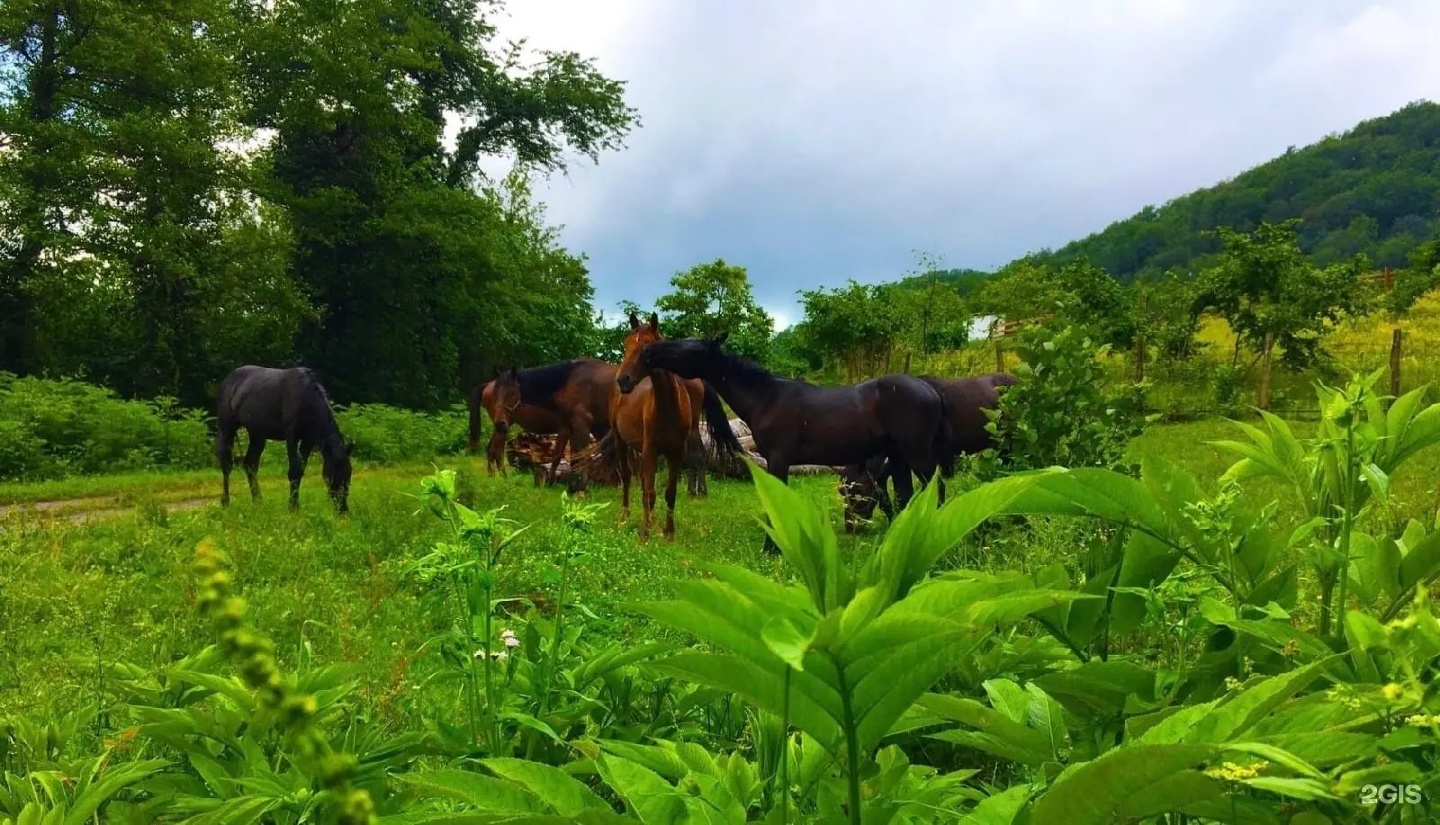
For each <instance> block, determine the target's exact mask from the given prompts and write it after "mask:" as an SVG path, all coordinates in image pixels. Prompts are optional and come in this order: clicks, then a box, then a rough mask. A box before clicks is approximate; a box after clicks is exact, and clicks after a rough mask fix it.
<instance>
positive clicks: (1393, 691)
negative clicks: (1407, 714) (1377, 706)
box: [1380, 682, 1405, 702]
mask: <svg viewBox="0 0 1440 825" xmlns="http://www.w3.org/2000/svg"><path fill="white" fill-rule="evenodd" d="M1380 692H1381V693H1382V694H1384V696H1385V698H1386V700H1388V701H1391V702H1393V701H1395V700H1396V699H1399V698H1400V697H1401V696H1402V695H1403V694H1404V693H1405V689H1404V688H1402V687H1400V686H1399V685H1397V684H1395V683H1394V682H1391V683H1390V684H1388V685H1386V686H1385V687H1383V688H1381V689H1380Z"/></svg>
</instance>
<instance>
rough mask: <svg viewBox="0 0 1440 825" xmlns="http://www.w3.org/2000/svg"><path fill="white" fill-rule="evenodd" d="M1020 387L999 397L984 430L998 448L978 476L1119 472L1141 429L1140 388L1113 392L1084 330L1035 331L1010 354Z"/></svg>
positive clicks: (984, 461) (1097, 351)
mask: <svg viewBox="0 0 1440 825" xmlns="http://www.w3.org/2000/svg"><path fill="white" fill-rule="evenodd" d="M1015 349H1016V351H1017V353H1018V354H1019V355H1020V358H1021V362H1022V363H1021V364H1020V366H1019V368H1018V369H1017V370H1016V373H1017V375H1018V377H1019V379H1020V383H1018V384H1016V385H1015V386H1013V387H1010V388H1008V389H1006V390H1005V391H1003V392H1002V393H1001V396H1000V405H999V409H998V410H997V411H996V413H995V418H994V420H992V421H991V422H990V424H989V429H990V431H991V433H993V434H994V435H995V438H996V442H997V448H996V449H995V450H992V451H989V452H987V453H986V454H985V456H983V457H982V458H981V459H980V461H979V463H978V469H977V474H978V475H979V476H980V477H981V478H993V477H994V476H996V475H999V474H1001V473H1002V472H1006V471H1011V472H1013V471H1019V470H1029V469H1036V468H1042V467H1053V466H1062V467H1108V468H1118V467H1119V466H1120V464H1121V460H1122V457H1123V456H1124V454H1125V447H1126V445H1127V444H1129V442H1130V439H1132V438H1134V437H1135V436H1136V435H1139V434H1140V430H1141V428H1142V427H1143V425H1144V418H1143V417H1142V415H1141V413H1140V410H1141V408H1142V400H1143V399H1142V396H1141V394H1140V386H1139V385H1131V386H1128V387H1123V388H1117V389H1112V388H1111V387H1109V386H1108V385H1107V381H1106V369H1105V365H1104V363H1103V362H1102V361H1101V358H1102V357H1103V354H1104V349H1105V348H1102V347H1097V346H1095V344H1094V343H1093V342H1092V341H1091V339H1090V338H1089V337H1088V336H1087V335H1086V334H1085V332H1084V331H1083V330H1081V329H1080V328H1078V327H1065V328H1063V329H1060V330H1059V331H1054V330H1050V329H1047V328H1044V327H1035V328H1032V329H1029V330H1026V331H1025V332H1024V333H1022V334H1021V335H1020V336H1019V338H1018V341H1017V343H1016V347H1015Z"/></svg>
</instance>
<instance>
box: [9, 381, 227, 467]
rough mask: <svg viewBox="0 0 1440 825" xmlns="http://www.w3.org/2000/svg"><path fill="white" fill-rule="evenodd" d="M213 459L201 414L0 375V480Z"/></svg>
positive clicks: (68, 384) (79, 386) (76, 385)
mask: <svg viewBox="0 0 1440 825" xmlns="http://www.w3.org/2000/svg"><path fill="white" fill-rule="evenodd" d="M213 462H214V447H213V444H212V441H211V438H210V432H209V429H208V427H207V426H206V424H205V418H204V416H203V415H202V414H200V413H198V412H195V411H193V410H182V409H178V408H176V407H175V406H173V402H171V401H166V400H165V399H161V400H160V401H156V402H149V403H146V402H141V401H123V400H121V399H119V398H117V397H115V394H114V393H112V392H110V391H108V390H104V389H101V388H99V387H94V386H91V385H89V384H83V383H80V382H78V381H46V380H41V379H38V378H16V377H15V376H13V375H10V374H8V373H0V479H14V480H26V481H35V480H39V479H48V478H61V477H64V476H69V475H82V474H95V473H112V472H123V471H129V470H150V469H158V468H161V467H166V468H173V469H188V468H194V467H203V466H207V465H209V464H211V463H213Z"/></svg>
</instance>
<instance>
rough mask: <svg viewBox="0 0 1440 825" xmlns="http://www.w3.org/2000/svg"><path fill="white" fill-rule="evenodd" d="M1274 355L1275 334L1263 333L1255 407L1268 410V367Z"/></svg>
mask: <svg viewBox="0 0 1440 825" xmlns="http://www.w3.org/2000/svg"><path fill="white" fill-rule="evenodd" d="M1274 353H1275V333H1273V332H1267V333H1265V351H1264V352H1263V353H1261V356H1260V393H1259V398H1257V399H1256V401H1257V402H1258V403H1256V405H1255V406H1257V407H1259V408H1260V409H1262V410H1268V409H1270V367H1271V366H1272V356H1273V355H1274Z"/></svg>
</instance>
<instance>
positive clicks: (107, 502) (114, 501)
mask: <svg viewBox="0 0 1440 825" xmlns="http://www.w3.org/2000/svg"><path fill="white" fill-rule="evenodd" d="M213 500H214V499H213V498H181V499H174V500H171V501H161V502H158V503H159V504H160V506H161V507H164V508H165V510H166V511H167V512H171V513H180V512H186V511H190V510H199V509H200V508H202V507H204V506H205V505H207V504H210V503H211V502H212V501H213ZM122 501H123V499H122V497H121V496H87V497H85V498H71V499H62V500H56V501H31V502H25V503H23V504H5V505H0V532H4V530H5V527H4V522H5V521H6V520H7V519H9V518H11V517H12V516H13V517H21V516H33V515H40V516H48V517H50V518H63V519H66V520H68V521H70V522H71V523H74V524H88V523H91V522H97V521H108V520H110V519H114V518H120V517H121V516H124V515H127V514H130V513H134V512H135V505H134V504H123V503H122Z"/></svg>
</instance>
